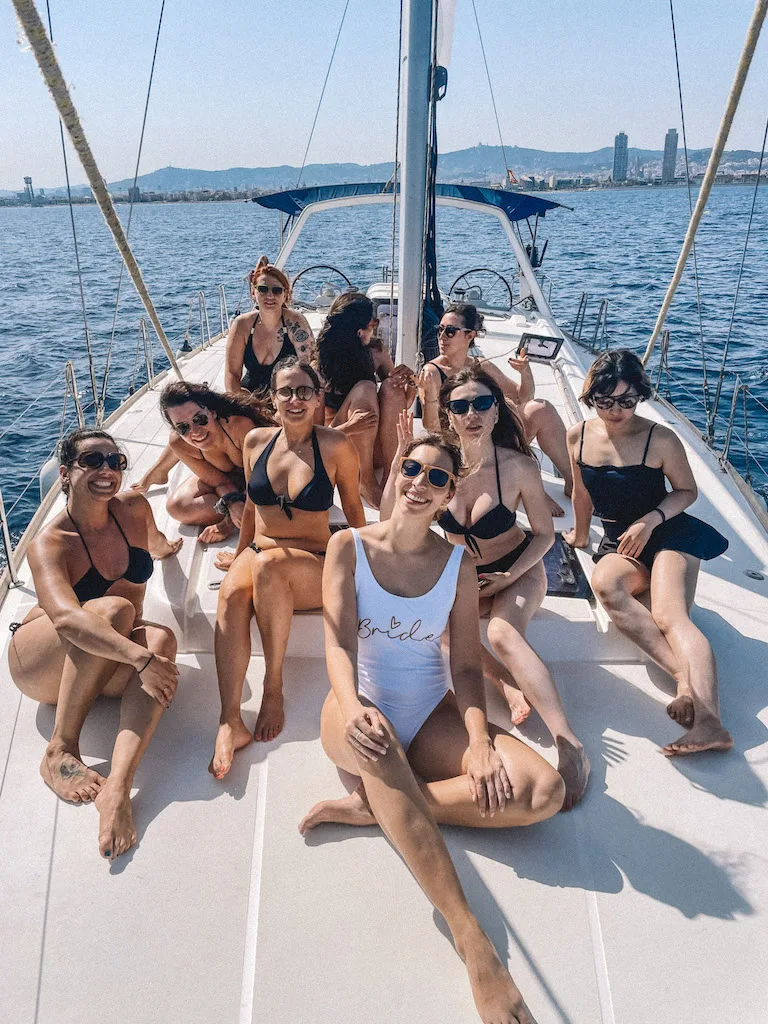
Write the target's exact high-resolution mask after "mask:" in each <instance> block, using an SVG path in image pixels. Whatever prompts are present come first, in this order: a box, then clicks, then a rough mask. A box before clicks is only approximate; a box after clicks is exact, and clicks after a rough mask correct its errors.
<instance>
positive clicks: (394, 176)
mask: <svg viewBox="0 0 768 1024" xmlns="http://www.w3.org/2000/svg"><path fill="white" fill-rule="evenodd" d="M402 69H403V0H400V37H399V40H398V44H397V109H396V112H395V170H394V172H393V174H392V263H391V267H392V273H391V274H390V280H389V349H390V355H392V354H393V353H392V347H393V344H392V343H393V338H392V325H393V323H394V322H395V248H396V235H397V165H398V162H399V160H400V78H401V73H402ZM394 342H395V345H396V344H397V339H396V338H395V339H394Z"/></svg>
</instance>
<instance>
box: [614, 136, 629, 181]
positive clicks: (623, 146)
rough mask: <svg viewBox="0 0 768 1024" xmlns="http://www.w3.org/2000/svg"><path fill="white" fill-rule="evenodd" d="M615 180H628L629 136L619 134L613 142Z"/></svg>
mask: <svg viewBox="0 0 768 1024" xmlns="http://www.w3.org/2000/svg"><path fill="white" fill-rule="evenodd" d="M613 180H614V181H626V180H627V136H626V135H625V134H624V132H619V134H618V135H617V136H616V138H615V139H614V140H613Z"/></svg>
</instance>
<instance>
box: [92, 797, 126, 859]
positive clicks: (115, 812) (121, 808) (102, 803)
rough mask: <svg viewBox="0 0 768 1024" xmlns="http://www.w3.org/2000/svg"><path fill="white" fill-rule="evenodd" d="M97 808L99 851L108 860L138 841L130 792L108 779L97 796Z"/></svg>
mask: <svg viewBox="0 0 768 1024" xmlns="http://www.w3.org/2000/svg"><path fill="white" fill-rule="evenodd" d="M96 810H97V811H98V812H99V853H100V854H101V855H102V857H106V858H107V860H114V859H115V857H119V856H120V854H121V853H125V852H126V850H130V848H131V847H132V846H133V845H134V844H135V842H136V829H135V827H134V824H133V814H132V813H131V797H130V793H129V792H128V790H127V789H126V788H125V787H123V786H120V785H118V784H117V783H115V782H112V780H111V779H107V780H106V782H105V783H104V785H103V786H102V787H101V789H100V790H99V794H98V796H97V797H96Z"/></svg>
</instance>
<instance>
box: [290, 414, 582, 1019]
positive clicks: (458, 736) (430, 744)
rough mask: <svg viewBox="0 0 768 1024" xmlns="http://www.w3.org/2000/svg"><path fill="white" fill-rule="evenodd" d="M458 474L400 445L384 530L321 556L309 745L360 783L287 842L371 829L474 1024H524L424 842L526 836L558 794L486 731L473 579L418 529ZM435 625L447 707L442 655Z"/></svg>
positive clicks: (454, 883) (460, 558) (452, 449)
mask: <svg viewBox="0 0 768 1024" xmlns="http://www.w3.org/2000/svg"><path fill="white" fill-rule="evenodd" d="M460 468H461V453H460V452H459V450H458V448H457V447H456V446H455V445H453V444H451V443H450V442H448V441H446V440H445V438H444V437H443V436H441V435H436V434H428V435H426V436H424V437H421V438H419V439H417V440H414V441H410V442H409V443H408V444H407V445H406V446H405V448H404V450H403V456H402V459H401V460H400V462H399V468H398V469H397V471H396V480H395V482H394V494H395V497H394V506H393V508H392V514H391V518H390V519H388V520H387V521H385V522H381V523H377V524H376V525H373V526H368V527H366V528H365V529H364V530H360V531H359V532H358V531H357V530H347V531H344V532H342V533H339V534H337V535H336V536H335V537H334V538H333V539H332V541H331V543H330V545H329V547H328V557H327V560H326V566H325V574H324V577H323V609H324V615H325V635H326V661H327V664H328V674H329V676H330V679H331V685H332V692H331V693H330V694H329V696H328V699H327V700H326V702H325V706H324V708H323V713H322V719H321V739H322V743H323V748H324V750H325V752H326V753H327V755H328V756H329V757H330V758H331V760H332V761H333V762H334V763H335V764H336V765H337V766H338V767H339V768H340V769H342V770H343V771H345V772H348V773H351V774H352V775H353V776H357V777H359V778H360V784H359V785H358V787H357V789H356V790H355V791H354V792H353V793H352V794H351V795H350V796H348V797H345V798H343V799H340V800H326V801H323V802H322V803H319V804H317V805H316V806H315V807H313V808H312V810H311V811H310V812H309V814H308V815H307V816H306V817H305V818H304V820H303V821H302V822H301V824H300V826H299V830H300V831H301V833H302V834H306V832H307V831H308V830H309V829H311V828H314V827H315V826H316V825H318V824H320V823H321V822H326V821H332V822H341V823H344V824H350V825H375V824H378V825H379V826H380V827H381V829H382V830H383V831H384V833H385V834H386V836H387V838H388V839H389V840H390V842H392V843H393V845H394V846H395V847H396V848H397V851H398V852H399V853H400V855H401V856H402V857H403V859H404V860H405V862H406V864H407V865H408V867H409V868H410V870H411V871H412V872H413V874H414V876H415V878H416V881H417V882H418V883H419V885H421V887H422V888H423V890H424V892H425V893H426V895H427V897H428V898H429V899H430V900H431V901H432V903H433V904H434V906H435V907H436V908H437V910H439V912H440V913H441V914H442V915H443V917H444V918H445V920H446V922H447V923H448V927H449V928H450V930H451V933H452V935H453V940H454V943H455V946H456V950H457V952H458V953H459V955H460V956H461V957H462V959H463V960H464V962H465V964H466V966H467V971H468V973H469V980H470V984H471V985H472V991H473V995H474V998H475V1003H476V1005H477V1008H478V1011H479V1013H480V1017H481V1018H482V1020H483V1021H486V1022H489V1021H493V1022H500V1021H504V1022H510V1021H518V1022H521V1024H522V1022H525V1024H530V1022H531V1021H532V1020H533V1018H532V1017H531V1015H530V1013H529V1011H528V1010H527V1008H526V1006H525V1003H524V1002H523V999H522V996H521V995H520V993H519V991H518V990H517V988H516V986H515V984H514V982H513V981H512V978H511V977H510V976H509V974H508V972H507V970H506V968H505V967H504V966H503V965H502V963H501V962H500V960H499V958H498V956H497V954H496V951H495V949H494V948H493V946H492V945H491V943H490V941H489V939H488V937H487V936H486V935H485V933H484V932H483V931H482V929H481V927H480V925H479V923H478V921H477V919H476V918H475V916H474V914H473V913H472V911H471V910H470V908H469V906H468V904H467V900H466V897H465V895H464V893H463V891H462V889H461V885H460V883H459V880H458V877H457V875H456V871H455V868H454V866H453V864H452V862H451V859H450V856H449V854H448V850H447V848H446V846H445V842H444V841H443V837H442V835H441V833H440V830H439V828H438V825H439V824H445V825H463V826H467V827H473V828H477V827H485V828H507V827H510V826H515V825H529V824H532V823H533V822H537V821H542V820H544V819H546V818H549V817H551V816H552V815H553V814H556V813H557V811H558V810H559V809H560V807H561V805H562V803H563V797H564V793H565V786H564V784H563V780H562V778H561V777H560V776H559V775H558V774H557V772H556V771H555V770H554V768H552V767H551V766H550V765H549V764H548V763H547V762H546V761H545V760H544V759H543V758H542V757H540V756H539V754H537V753H535V751H533V750H531V749H530V748H529V747H527V746H526V745H525V744H524V743H522V742H520V741H519V740H517V739H515V738H513V737H512V736H510V735H509V734H508V733H506V732H504V731H503V730H501V729H497V728H496V727H495V726H493V725H489V723H488V720H487V717H486V711H485V696H484V685H483V674H482V670H481V668H480V630H479V622H478V597H477V576H476V575H475V570H474V567H473V565H472V562H471V560H470V559H469V558H468V557H467V555H466V554H465V553H464V551H463V549H462V548H460V547H452V546H451V545H450V544H448V543H447V542H446V541H445V540H444V539H443V538H442V537H440V536H439V535H438V534H437V533H435V532H434V531H433V530H431V529H430V527H431V524H432V521H433V519H434V517H435V515H436V513H438V512H439V511H440V510H441V509H444V508H445V507H446V506H447V504H448V502H449V501H450V499H451V498H452V496H453V493H454V489H455V485H456V480H457V478H458V475H459V472H460ZM446 626H448V628H449V630H450V640H451V643H450V650H451V656H450V679H452V681H453V687H454V690H455V696H454V693H453V692H451V690H450V685H449V683H450V679H449V675H448V671H447V669H446V666H445V663H444V661H443V656H442V653H441V649H440V638H441V634H442V633H443V630H444V629H445V628H446ZM367 912H368V913H372V912H373V913H375V911H374V910H373V908H371V907H367ZM414 1016H415V1017H418V1007H416V1008H414Z"/></svg>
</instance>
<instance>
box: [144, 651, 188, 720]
mask: <svg viewBox="0 0 768 1024" xmlns="http://www.w3.org/2000/svg"><path fill="white" fill-rule="evenodd" d="M147 658H148V660H147V661H146V662H145V663H144V665H143V666H141V667H140V668H138V669H137V673H138V676H139V679H140V680H141V688H142V690H143V691H144V692H145V693H147V694H149V696H150V697H152V698H153V699H154V700H156V701H157V703H158V704H162V706H163V707H164V708H166V710H167V709H168V708H169V707H170V706H171V701H172V700H173V697H174V694H175V693H176V687H177V686H178V683H179V670H178V668H176V665H175V664H174V663H173V662H172V661H171V660H170V658H164V657H163V656H162V654H148V655H147Z"/></svg>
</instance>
